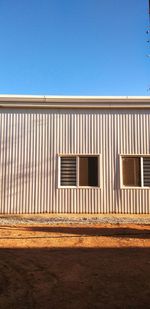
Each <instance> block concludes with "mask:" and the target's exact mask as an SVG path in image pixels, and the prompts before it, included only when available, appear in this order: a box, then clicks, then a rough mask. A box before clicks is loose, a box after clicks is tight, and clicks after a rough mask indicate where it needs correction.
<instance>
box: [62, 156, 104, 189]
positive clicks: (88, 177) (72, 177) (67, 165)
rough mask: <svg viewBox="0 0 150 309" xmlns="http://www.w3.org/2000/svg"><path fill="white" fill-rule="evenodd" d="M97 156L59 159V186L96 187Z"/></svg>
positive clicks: (63, 157)
mask: <svg viewBox="0 0 150 309" xmlns="http://www.w3.org/2000/svg"><path fill="white" fill-rule="evenodd" d="M98 158H99V157H98V156H83V155H82V156H62V157H60V185H61V186H65V187H70V186H73V187H74V186H75V187H78V186H80V187H98Z"/></svg>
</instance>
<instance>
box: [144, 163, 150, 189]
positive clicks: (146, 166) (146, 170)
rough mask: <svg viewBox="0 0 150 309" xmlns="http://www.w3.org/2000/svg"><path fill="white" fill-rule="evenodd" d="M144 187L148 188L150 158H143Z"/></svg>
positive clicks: (149, 185) (149, 184)
mask: <svg viewBox="0 0 150 309" xmlns="http://www.w3.org/2000/svg"><path fill="white" fill-rule="evenodd" d="M143 176H144V186H146V187H150V158H143Z"/></svg>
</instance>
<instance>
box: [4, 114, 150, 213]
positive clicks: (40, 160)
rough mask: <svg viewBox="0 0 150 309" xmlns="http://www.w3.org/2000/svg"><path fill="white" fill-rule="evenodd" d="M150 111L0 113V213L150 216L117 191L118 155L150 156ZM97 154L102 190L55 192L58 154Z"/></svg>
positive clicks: (144, 206) (148, 197) (140, 198)
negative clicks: (99, 161) (136, 214)
mask: <svg viewBox="0 0 150 309" xmlns="http://www.w3.org/2000/svg"><path fill="white" fill-rule="evenodd" d="M149 134H150V112H149V111H148V110H147V111H138V110H137V111H136V110H133V111H131V110H130V111H128V110H126V111H119V110H116V111H115V110H113V111H108V110H106V111H105V110H97V111H96V110H95V111H88V110H87V111H86V110H85V111H83V110H82V111H80V110H78V111H77V110H76V111H72V110H70V111H69V110H66V111H64V110H59V111H56V110H53V111H52V110H44V111H42V110H34V111H32V110H30V111H23V110H19V109H18V110H15V111H14V110H13V111H11V110H10V111H9V112H8V110H7V111H6V110H2V109H1V111H0V212H1V213H40V212H41V213H42V212H51V213H52V212H54V213H111V212H113V213H150V206H149V201H150V189H123V190H120V174H119V154H140V153H142V154H150V136H149ZM59 153H60V154H76V153H80V154H101V166H100V172H101V188H96V189H95V188H80V189H73V188H70V189H66V188H58V173H57V170H58V156H57V155H58V154H59Z"/></svg>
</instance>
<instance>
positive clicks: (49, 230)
mask: <svg viewBox="0 0 150 309" xmlns="http://www.w3.org/2000/svg"><path fill="white" fill-rule="evenodd" d="M7 229H8V230H10V231H13V230H19V231H26V232H35V233H36V236H32V234H29V235H28V236H26V237H24V236H23V235H22V236H21V239H28V238H29V239H30V238H37V239H38V238H64V237H65V238H66V237H69V238H71V237H82V236H83V237H95V236H96V237H100V236H104V237H115V238H117V237H118V238H137V239H150V227H148V226H147V229H146V228H144V227H142V228H140V227H138V228H128V227H71V226H65V227H64V226H34V225H33V226H28V225H26V226H25V227H24V226H19V227H14V226H1V227H0V230H7ZM37 232H39V235H38V234H37ZM40 233H46V235H42V234H40ZM53 234H54V235H53ZM60 234H61V235H60ZM5 238H6V239H20V237H17V236H16V237H11V236H10V237H9V236H7V237H5V236H2V237H0V239H5Z"/></svg>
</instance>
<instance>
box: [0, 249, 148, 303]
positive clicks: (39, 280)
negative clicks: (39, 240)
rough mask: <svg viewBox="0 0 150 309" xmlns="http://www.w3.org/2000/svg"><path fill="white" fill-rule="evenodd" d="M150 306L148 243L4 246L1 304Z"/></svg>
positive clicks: (0, 259)
mask: <svg viewBox="0 0 150 309" xmlns="http://www.w3.org/2000/svg"><path fill="white" fill-rule="evenodd" d="M149 306H150V249H149V248H99V249H95V248H94V249H92V248H90V249H85V248H81V249H79V248H62V249H51V248H42V249H38V248H37V249H30V248H27V249H9V248H5V249H0V308H6V309H7V308H9V309H10V308H17V309H25V308H28V309H30V308H44V309H47V308H53V309H55V308H57V309H58V308H61V309H72V308H78V309H81V308H82V309H83V308H89V309H91V308H92V309H93V308H149Z"/></svg>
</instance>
